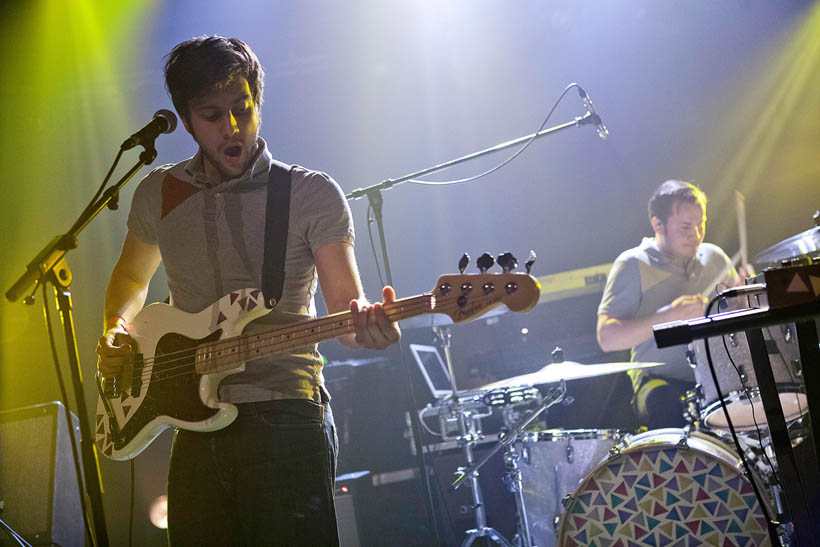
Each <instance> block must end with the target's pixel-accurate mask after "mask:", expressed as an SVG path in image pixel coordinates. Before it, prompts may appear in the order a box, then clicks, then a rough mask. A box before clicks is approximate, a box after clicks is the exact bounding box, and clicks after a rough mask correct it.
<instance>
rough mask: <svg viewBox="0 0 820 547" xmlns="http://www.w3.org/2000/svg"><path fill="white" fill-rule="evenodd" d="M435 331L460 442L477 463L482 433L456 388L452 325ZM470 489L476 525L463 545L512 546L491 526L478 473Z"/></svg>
mask: <svg viewBox="0 0 820 547" xmlns="http://www.w3.org/2000/svg"><path fill="white" fill-rule="evenodd" d="M433 331H434V332H435V333H436V336H438V338H439V340H440V341H441V344H442V346H443V348H444V360H445V362H446V363H447V372H448V374H449V376H450V386H451V387H452V389H453V395H452V403H451V404H450V408H451V409H453V411H454V413H455V415H456V419H457V422H458V437H457V440H458V444H459V445H460V446H461V449H462V451H463V453H464V460H465V462H466V464H467V466H468V467H472V466H473V465H474V459H473V447H474V446H475V444H476V441H478V439H479V438H480V437H481V433H480V432H479V431H478V429H477V427H476V423H475V420H473V419H470V420H468V419H467V417H466V412H465V409H464V405H463V404H462V402H461V400H460V399H459V396H458V388H457V387H456V375H455V373H454V369H453V354H452V351H451V333H450V328H449V327H446V326H445V327H433ZM462 469H463V468H462V467H459V470H458V472H459V473H460V472H462ZM470 489H471V490H472V493H473V511H475V523H476V525H475V528H473V529H471V530H467V531H466V534H467V537H466V538H464V541H463V542H462V543H461V545H462V547H468V546H469V545H472V544H473V542H474V541H475V540H476V539H477V538H480V537H487V538H490V539H491V540H492V541H494V542H495V543H497V544H498V545H502V546H504V547H512V544H511V543H510V542H509V541H507V540H506V539H505V538H504V536H502V535H501V534H500V533H499V532H498V531H497V530H496V529H495V528H492V527H489V526H487V513H486V511H485V510H484V497H483V496H482V494H481V486H480V485H479V484H478V473H472V474H471V475H470Z"/></svg>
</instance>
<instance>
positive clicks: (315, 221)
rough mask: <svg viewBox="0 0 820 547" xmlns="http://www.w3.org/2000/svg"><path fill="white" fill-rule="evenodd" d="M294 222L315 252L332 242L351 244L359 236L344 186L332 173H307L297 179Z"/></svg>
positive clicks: (292, 211)
mask: <svg viewBox="0 0 820 547" xmlns="http://www.w3.org/2000/svg"><path fill="white" fill-rule="evenodd" d="M294 194H295V195H294V200H293V206H294V207H293V208H292V209H291V213H290V218H291V222H293V221H294V220H296V221H297V223H298V225H297V230H298V232H299V233H300V234H301V235H302V236H303V237H304V238H305V241H306V243H307V245H308V247H309V248H310V250H311V252H312V253H314V254H315V253H316V251H317V250H318V249H319V248H320V247H322V246H324V245H327V244H329V243H350V244H353V241H354V239H355V237H354V230H353V219H352V215H351V213H350V207H349V206H348V203H347V200H345V198H344V194H343V193H342V189H341V188H340V187H339V185H338V184H337V183H336V181H334V180H333V179H332V178H331V177H330V176H328V175H326V174H325V173H320V172H307V173H305V174H304V175H303V176H301V177H300V180H298V182H297V181H294Z"/></svg>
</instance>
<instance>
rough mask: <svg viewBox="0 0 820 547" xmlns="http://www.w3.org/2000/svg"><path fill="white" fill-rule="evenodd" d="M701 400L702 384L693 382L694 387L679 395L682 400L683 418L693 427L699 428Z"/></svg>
mask: <svg viewBox="0 0 820 547" xmlns="http://www.w3.org/2000/svg"><path fill="white" fill-rule="evenodd" d="M702 400H703V386H702V385H700V384H695V388H694V389H687V390H686V392H685V393H684V394H683V395H682V396H681V401H682V402H683V419H684V420H686V423H687V424H689V425H690V426H692V427H694V428H695V429H700V414H701V407H700V402H701V401H702Z"/></svg>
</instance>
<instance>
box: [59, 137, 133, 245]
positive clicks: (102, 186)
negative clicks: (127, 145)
mask: <svg viewBox="0 0 820 547" xmlns="http://www.w3.org/2000/svg"><path fill="white" fill-rule="evenodd" d="M122 152H123V150H122V148H120V150H119V151H118V152H117V156H116V157H115V158H114V162H113V163H112V164H111V167H109V168H108V173H106V174H105V177H104V178H103V181H102V183H100V187H99V188H97V192H96V193H95V194H94V197H92V198H91V201H89V202H88V205H86V206H85V209H83V212H82V214H81V215H80V219H82V218H83V217H85V215H86V213H88V211H89V210H90V209H92V208H93V207H94V204H95V203H96V202H97V199H99V197H100V196H101V195H102V193H103V190H105V186H106V185H107V184H108V180H109V179H110V178H111V175H112V174H113V173H114V169H115V168H116V167H117V164H118V163H119V162H120V158H121V157H122ZM76 227H77V225H76V224H75V225H74V226H72V227H71V230H69V233H74V230H75V228H76Z"/></svg>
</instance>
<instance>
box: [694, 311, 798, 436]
mask: <svg viewBox="0 0 820 547" xmlns="http://www.w3.org/2000/svg"><path fill="white" fill-rule="evenodd" d="M763 337H764V339H765V342H766V348H767V350H768V353H769V361H770V362H771V367H772V372H773V373H774V381H775V383H776V384H777V391H778V393H779V394H780V404H781V406H782V408H783V416H784V417H785V418H786V421H787V422H791V421H794V420H796V419H798V418H800V416H802V415H803V414H804V413H805V412H806V409H807V406H806V395H805V394H804V393H803V391H804V390H803V383H802V377H801V368H800V352H799V349H798V347H797V337H796V336H795V329H794V325H793V324H783V325H775V326H773V327H768V328H764V329H763ZM723 338H725V342H726V346H725V347H724V345H723V342H724V340H723ZM704 344H705V342H704V341H703V340H696V341H695V342H692V344H690V350H693V351H694V354H695V360H696V367H695V378H696V379H697V382H698V383H699V384H700V385H701V386H702V388H703V394H702V399H701V412H700V417H701V420H702V421H703V423H704V424H705V425H706V426H707V427H712V428H715V429H722V430H728V428H729V425H728V424H727V423H726V416H725V415H724V414H723V410H722V409H721V407H720V399H719V398H718V395H717V389H715V383H714V382H713V381H712V374H711V373H710V372H709V363H708V361H707V359H706V348H705V345H704ZM709 349H710V351H711V353H712V362H713V363H714V365H715V374H716V375H717V379H718V382H719V383H720V389H721V391H722V392H723V398H724V400H725V401H726V410H727V411H728V412H729V416H730V417H731V419H732V424H734V426H735V429H737V430H738V431H754V429H755V422H756V423H757V425H759V426H762V425H764V424H765V423H766V413H765V411H764V410H763V403H762V402H761V400H760V390H759V389H758V383H757V377H756V376H755V371H754V365H753V364H752V357H751V352H750V351H749V344H748V342H747V341H746V334H745V333H743V332H738V333H734V334H728V335H726V336H725V337H720V336H716V337H714V338H710V339H709ZM727 349H728V350H729V351H728V353H727V351H726V350H727ZM733 362H734V365H732V363H733ZM735 367H737V368H735Z"/></svg>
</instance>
